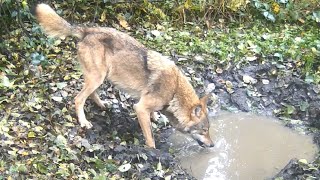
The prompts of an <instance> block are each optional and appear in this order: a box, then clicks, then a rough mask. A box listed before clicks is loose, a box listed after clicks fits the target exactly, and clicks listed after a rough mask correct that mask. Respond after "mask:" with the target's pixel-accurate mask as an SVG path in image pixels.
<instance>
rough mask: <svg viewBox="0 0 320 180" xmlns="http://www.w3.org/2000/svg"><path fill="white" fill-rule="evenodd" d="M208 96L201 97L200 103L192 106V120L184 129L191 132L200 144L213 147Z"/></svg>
mask: <svg viewBox="0 0 320 180" xmlns="http://www.w3.org/2000/svg"><path fill="white" fill-rule="evenodd" d="M208 98H209V95H206V96H204V97H203V98H201V99H200V101H199V104H197V105H195V106H194V107H193V108H192V111H191V114H190V117H191V121H189V122H188V123H187V124H186V126H185V127H184V128H183V129H182V130H183V131H184V132H188V133H190V134H191V136H192V137H193V139H194V140H196V141H197V142H198V143H199V145H201V146H206V147H213V146H214V143H213V142H212V140H211V138H210V135H209V127H210V125H209V119H208V109H207V101H208Z"/></svg>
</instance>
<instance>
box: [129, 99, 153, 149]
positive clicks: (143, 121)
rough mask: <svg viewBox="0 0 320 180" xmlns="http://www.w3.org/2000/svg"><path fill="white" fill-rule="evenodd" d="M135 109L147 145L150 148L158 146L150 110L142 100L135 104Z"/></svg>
mask: <svg viewBox="0 0 320 180" xmlns="http://www.w3.org/2000/svg"><path fill="white" fill-rule="evenodd" d="M134 109H135V111H136V113H137V116H138V121H139V124H140V127H141V129H142V133H143V136H144V138H145V139H146V145H147V146H149V147H150V148H156V146H155V143H154V139H153V135H152V130H151V121H150V111H148V109H147V108H146V107H145V106H144V104H143V102H141V101H139V103H138V104H136V105H134Z"/></svg>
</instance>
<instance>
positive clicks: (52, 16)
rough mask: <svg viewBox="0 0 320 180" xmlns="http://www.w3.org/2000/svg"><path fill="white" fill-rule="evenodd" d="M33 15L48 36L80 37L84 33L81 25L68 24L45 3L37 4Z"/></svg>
mask: <svg viewBox="0 0 320 180" xmlns="http://www.w3.org/2000/svg"><path fill="white" fill-rule="evenodd" d="M35 15H36V18H37V20H38V21H39V23H40V25H41V26H42V27H43V29H44V30H45V32H46V33H47V34H48V35H49V36H53V37H60V38H64V37H66V36H75V37H78V38H82V37H83V35H84V32H83V29H82V28H81V27H77V26H72V25H71V24H69V23H68V22H67V21H66V20H64V19H63V18H62V17H60V16H59V15H58V14H57V13H56V12H55V11H54V10H53V9H52V8H51V7H50V6H48V5H47V4H38V5H37V7H36V9H35Z"/></svg>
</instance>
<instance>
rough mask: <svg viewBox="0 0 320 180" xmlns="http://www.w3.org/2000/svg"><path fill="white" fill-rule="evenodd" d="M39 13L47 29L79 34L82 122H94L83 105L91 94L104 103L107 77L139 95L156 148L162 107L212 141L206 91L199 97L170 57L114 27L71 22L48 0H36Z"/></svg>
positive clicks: (138, 107) (144, 125)
mask: <svg viewBox="0 0 320 180" xmlns="http://www.w3.org/2000/svg"><path fill="white" fill-rule="evenodd" d="M35 13H36V18H37V19H38V21H39V23H40V25H41V26H42V27H43V28H44V30H45V32H46V33H47V34H48V35H50V36H55V37H65V36H75V37H77V38H79V39H80V42H79V43H78V59H79V61H80V64H81V67H82V71H83V75H84V82H85V83H84V86H83V88H82V90H81V92H80V93H79V94H78V95H77V96H76V98H75V108H76V113H77V116H78V120H79V123H80V125H81V127H86V128H91V127H92V124H91V123H90V122H89V121H88V120H87V119H86V117H85V114H84V110H83V107H84V104H85V101H86V99H87V98H88V97H89V96H90V97H91V98H92V99H93V100H94V102H95V103H96V104H97V105H98V106H100V107H101V108H105V105H104V104H103V101H102V100H101V99H100V98H99V96H98V94H97V92H96V90H97V88H98V87H99V86H100V85H101V84H102V83H103V81H104V79H105V78H107V79H108V80H109V81H110V82H111V83H113V84H114V85H115V86H116V87H118V88H119V89H121V90H124V91H125V92H127V93H129V94H130V95H132V96H133V97H135V98H137V99H139V102H138V103H137V104H135V105H134V109H135V111H136V113H137V116H138V121H139V124H140V126H141V129H142V132H143V135H144V137H145V140H146V145H147V146H149V147H152V148H155V142H154V139H153V135H152V130H151V123H150V117H151V114H152V113H153V112H155V111H160V110H162V112H163V113H164V114H165V115H167V116H170V117H171V118H174V119H176V120H177V122H178V127H180V128H179V129H181V130H182V131H184V132H188V133H190V134H191V135H192V137H193V138H194V139H195V140H197V141H198V142H199V143H200V144H203V145H205V146H209V147H212V146H213V142H212V140H211V139H210V136H209V120H208V118H207V99H208V96H204V97H203V98H201V99H199V98H198V96H197V95H196V93H195V91H194V89H193V87H192V86H191V84H190V83H189V82H188V80H187V78H186V77H185V76H184V75H183V73H182V72H181V71H180V70H179V69H178V68H177V66H176V65H175V64H174V63H173V62H172V61H170V60H169V59H168V58H166V57H164V56H162V55H161V54H159V53H157V52H155V51H151V50H148V49H147V48H146V47H145V46H144V45H142V44H140V43H139V42H138V41H137V40H135V39H134V38H132V37H130V36H129V35H127V34H125V33H122V32H120V31H117V30H115V29H113V28H106V27H94V28H89V27H88V28H87V27H80V26H73V25H71V24H69V23H68V22H67V21H65V20H64V19H63V18H61V17H60V16H59V15H58V14H56V13H55V11H54V10H53V9H52V8H50V7H49V6H48V5H46V4H38V5H37V6H36V9H35Z"/></svg>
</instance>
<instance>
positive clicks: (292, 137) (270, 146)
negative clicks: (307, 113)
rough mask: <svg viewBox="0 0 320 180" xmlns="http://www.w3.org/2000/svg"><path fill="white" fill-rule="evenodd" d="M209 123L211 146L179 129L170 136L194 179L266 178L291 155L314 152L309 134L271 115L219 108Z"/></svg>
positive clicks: (308, 155)
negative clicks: (193, 138) (287, 125)
mask: <svg viewBox="0 0 320 180" xmlns="http://www.w3.org/2000/svg"><path fill="white" fill-rule="evenodd" d="M211 125H212V126H211V129H210V134H211V136H212V137H213V140H214V141H215V143H216V144H215V147H214V148H211V149H205V148H201V147H199V146H198V145H197V143H196V142H194V141H193V140H192V139H191V138H190V137H188V136H186V135H184V134H181V133H179V132H177V133H174V135H172V136H171V137H170V138H169V139H170V142H172V144H173V148H174V149H175V150H176V152H177V155H178V157H179V159H180V161H181V164H182V167H184V168H185V169H186V170H187V171H188V172H189V173H190V174H191V175H193V176H194V177H195V178H197V179H210V180H211V179H214V180H220V179H221V180H225V179H227V180H233V179H237V180H242V179H243V180H247V179H268V178H270V177H273V176H274V175H276V173H278V172H279V171H280V170H281V169H282V168H283V167H284V166H285V165H286V164H287V163H288V162H289V161H290V160H291V159H292V158H298V159H306V160H308V161H311V160H312V159H313V157H314V156H315V155H316V153H317V147H316V145H314V144H313V142H312V137H310V136H307V135H302V134H299V133H297V132H294V131H293V130H291V129H289V128H287V127H284V126H283V125H282V124H281V123H280V122H278V121H277V120H274V119H271V118H270V117H264V116H258V115H253V114H248V113H229V112H221V113H219V115H218V116H217V117H215V118H214V119H212V120H211Z"/></svg>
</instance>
